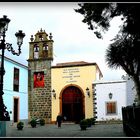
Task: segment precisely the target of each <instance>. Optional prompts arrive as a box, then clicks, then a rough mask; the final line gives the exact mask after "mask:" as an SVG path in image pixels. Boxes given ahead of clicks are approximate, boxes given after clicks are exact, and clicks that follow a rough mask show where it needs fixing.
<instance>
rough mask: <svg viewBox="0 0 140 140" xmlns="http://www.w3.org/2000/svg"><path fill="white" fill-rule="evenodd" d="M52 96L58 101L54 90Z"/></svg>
mask: <svg viewBox="0 0 140 140" xmlns="http://www.w3.org/2000/svg"><path fill="white" fill-rule="evenodd" d="M52 95H53V97H54V98H55V99H56V93H55V90H54V89H53V90H52Z"/></svg>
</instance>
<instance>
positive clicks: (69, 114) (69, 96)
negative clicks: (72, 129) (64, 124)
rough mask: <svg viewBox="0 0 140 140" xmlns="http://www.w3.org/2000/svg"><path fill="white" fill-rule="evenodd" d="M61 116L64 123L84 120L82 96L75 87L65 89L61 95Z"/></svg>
mask: <svg viewBox="0 0 140 140" xmlns="http://www.w3.org/2000/svg"><path fill="white" fill-rule="evenodd" d="M61 95H62V96H61V97H62V115H63V116H65V117H66V121H72V122H77V123H78V122H79V121H80V120H81V119H83V118H84V116H85V115H84V96H83V93H82V91H81V90H80V89H79V88H78V87H76V86H73V85H71V86H68V87H66V88H65V89H64V90H63V92H62V94H61Z"/></svg>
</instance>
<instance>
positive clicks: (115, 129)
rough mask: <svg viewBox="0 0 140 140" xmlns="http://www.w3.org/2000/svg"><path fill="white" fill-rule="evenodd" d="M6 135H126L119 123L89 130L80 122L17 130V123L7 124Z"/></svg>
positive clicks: (99, 125) (96, 126) (100, 125)
mask: <svg viewBox="0 0 140 140" xmlns="http://www.w3.org/2000/svg"><path fill="white" fill-rule="evenodd" d="M6 137H72V138H76V137H121V138H122V137H126V135H125V134H124V132H123V126H122V124H121V123H119V124H95V125H93V126H91V127H88V128H87V130H81V129H80V126H79V124H64V123H62V126H61V128H58V127H57V125H55V124H46V125H45V126H40V125H37V127H36V128H32V127H31V126H30V125H29V124H27V125H25V126H24V128H23V130H17V128H16V125H9V124H7V130H6Z"/></svg>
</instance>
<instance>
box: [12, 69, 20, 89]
mask: <svg viewBox="0 0 140 140" xmlns="http://www.w3.org/2000/svg"><path fill="white" fill-rule="evenodd" d="M13 90H14V91H19V69H17V68H14V85H13Z"/></svg>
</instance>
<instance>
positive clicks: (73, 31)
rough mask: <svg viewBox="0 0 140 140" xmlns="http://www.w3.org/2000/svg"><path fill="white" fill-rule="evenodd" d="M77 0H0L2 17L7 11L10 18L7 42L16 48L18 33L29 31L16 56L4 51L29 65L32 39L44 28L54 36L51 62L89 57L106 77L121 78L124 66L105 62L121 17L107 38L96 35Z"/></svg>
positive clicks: (107, 78) (114, 21)
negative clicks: (30, 0)
mask: <svg viewBox="0 0 140 140" xmlns="http://www.w3.org/2000/svg"><path fill="white" fill-rule="evenodd" d="M76 8H78V3H77V2H66V3H64V2H58V3H57V2H52V3H51V2H37V3H36V2H1V3H0V17H3V15H7V17H8V18H10V19H11V21H10V23H9V28H8V31H7V32H6V42H8V43H12V44H13V48H14V49H15V50H17V44H16V37H15V35H14V34H15V33H16V32H17V31H18V30H23V32H24V33H25V34H26V36H25V38H24V42H23V45H22V48H21V49H22V54H21V55H20V56H13V55H12V54H11V52H8V51H7V50H6V51H5V55H6V56H7V57H10V58H12V59H14V60H16V61H18V62H20V63H22V64H24V65H28V62H27V59H28V57H29V42H30V37H31V35H35V34H36V33H37V31H38V30H40V29H41V28H42V29H43V30H45V31H46V32H47V33H48V34H49V33H52V35H53V40H54V60H53V62H52V65H55V64H56V63H62V62H72V61H86V62H96V63H97V64H98V66H99V68H100V70H101V71H102V73H103V76H104V79H105V80H119V79H121V76H122V75H123V74H125V72H124V71H123V70H121V69H117V70H114V69H110V68H108V66H107V65H106V62H105V50H106V49H107V47H108V45H109V43H111V42H110V40H111V39H112V38H113V37H114V36H115V35H116V33H117V32H118V29H119V28H118V26H119V25H120V23H121V22H120V20H119V18H116V19H114V20H113V21H112V22H111V27H110V30H109V31H108V32H106V33H105V34H104V39H103V40H100V39H97V38H96V37H95V35H94V33H93V31H91V30H89V29H88V26H87V24H85V23H83V22H82V19H83V16H82V15H81V14H79V13H76V12H75V11H74V9H76Z"/></svg>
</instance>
